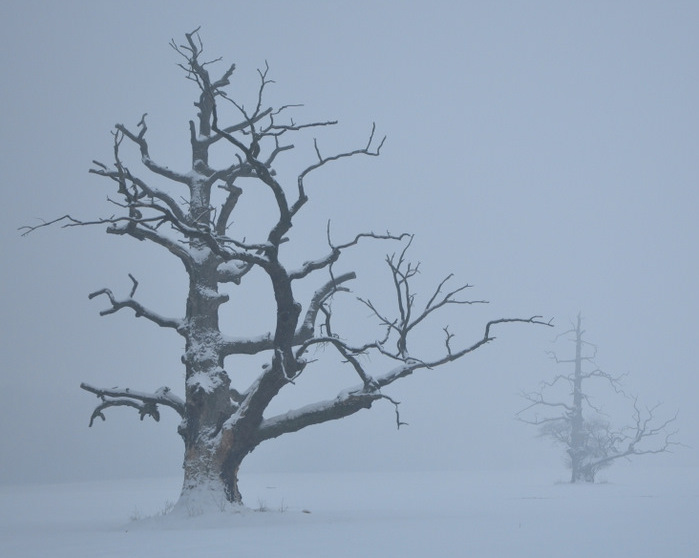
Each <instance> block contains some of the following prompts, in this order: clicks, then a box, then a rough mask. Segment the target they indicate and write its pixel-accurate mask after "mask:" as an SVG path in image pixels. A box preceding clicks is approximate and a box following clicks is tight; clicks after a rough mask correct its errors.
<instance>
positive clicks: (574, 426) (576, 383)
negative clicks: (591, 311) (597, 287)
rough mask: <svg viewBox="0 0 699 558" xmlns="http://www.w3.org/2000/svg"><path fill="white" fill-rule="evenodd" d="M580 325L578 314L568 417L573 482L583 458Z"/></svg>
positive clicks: (571, 477) (577, 478) (576, 480)
mask: <svg viewBox="0 0 699 558" xmlns="http://www.w3.org/2000/svg"><path fill="white" fill-rule="evenodd" d="M582 404H583V393H582V325H581V317H580V314H578V323H577V325H576V327H575V375H574V376H573V410H572V412H571V415H572V416H571V417H570V450H569V454H570V464H571V476H570V482H572V483H575V482H578V481H579V480H582V478H583V463H582V461H583V459H584V458H585V453H586V451H585V433H584V429H583V415H582Z"/></svg>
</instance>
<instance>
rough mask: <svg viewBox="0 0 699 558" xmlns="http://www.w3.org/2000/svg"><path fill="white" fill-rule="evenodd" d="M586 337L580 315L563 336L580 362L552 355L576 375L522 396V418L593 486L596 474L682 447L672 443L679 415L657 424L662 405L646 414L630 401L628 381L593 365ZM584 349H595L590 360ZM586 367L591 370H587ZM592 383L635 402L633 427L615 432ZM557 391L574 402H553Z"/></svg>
mask: <svg viewBox="0 0 699 558" xmlns="http://www.w3.org/2000/svg"><path fill="white" fill-rule="evenodd" d="M584 333H585V331H584V330H583V329H582V318H581V316H580V314H578V318H577V322H576V323H575V325H574V326H573V328H572V329H570V330H568V331H566V332H564V333H562V334H561V335H559V336H558V337H561V336H566V335H569V336H572V337H571V341H572V342H573V343H574V344H575V357H574V358H572V359H567V360H562V359H559V358H558V356H557V355H556V354H555V353H551V357H552V358H553V359H554V360H555V362H556V363H557V364H566V365H572V368H573V370H572V372H570V373H569V374H559V375H557V376H555V377H554V378H553V379H552V380H551V381H548V382H542V384H541V387H540V389H539V390H538V391H533V392H526V393H523V394H522V396H523V397H524V399H526V401H527V402H528V405H527V406H526V407H525V408H524V409H522V410H521V411H520V412H519V413H518V414H517V417H518V419H519V420H520V421H522V422H525V423H527V424H532V425H535V426H537V427H538V429H539V434H540V435H541V436H542V437H546V438H549V439H551V440H553V441H554V442H555V443H556V444H558V445H560V446H562V447H563V448H564V449H565V451H566V456H567V464H568V466H569V467H570V469H571V477H570V482H572V483H575V482H580V481H585V482H594V481H595V475H596V474H597V472H598V471H600V470H601V469H604V468H605V467H608V466H610V465H611V464H612V463H613V462H614V461H615V460H617V459H621V458H628V457H631V456H633V455H646V454H653V453H663V452H667V451H669V448H670V446H673V445H678V443H677V442H675V441H674V440H673V436H674V435H675V434H676V433H677V431H676V430H674V429H671V428H670V425H671V424H672V423H673V422H674V421H675V419H676V417H677V415H675V416H673V417H671V418H669V419H667V420H665V421H658V420H657V418H656V416H655V414H656V410H657V409H658V405H655V406H653V407H644V408H641V406H640V404H639V402H638V398H636V397H629V396H628V395H626V394H625V393H624V391H623V389H622V384H621V380H622V377H623V376H613V375H611V374H609V373H607V372H605V371H603V370H601V369H599V368H598V367H597V365H596V364H595V362H594V358H595V353H596V348H595V346H594V345H592V344H590V343H588V342H586V341H585V340H584V338H583V336H584ZM585 348H588V349H590V350H591V354H586V353H585ZM584 363H587V364H588V365H589V366H588V368H590V370H585V369H584V368H585V367H584V365H583V364H584ZM593 380H598V381H602V382H604V383H605V384H606V385H607V386H608V387H609V388H610V389H611V391H613V392H614V393H615V394H616V395H618V396H620V397H623V398H626V399H631V400H632V401H633V411H632V415H631V421H630V424H627V425H625V426H622V427H621V428H614V427H612V425H611V424H610V421H609V420H608V419H607V417H606V416H605V415H604V413H603V412H602V410H601V409H600V408H599V407H598V406H596V405H595V404H593V402H592V397H591V395H590V393H589V391H586V390H587V384H588V382H590V381H593ZM556 386H562V388H564V389H565V388H567V389H569V390H570V391H569V392H568V394H569V395H568V397H569V399H568V398H566V399H562V398H554V397H552V396H550V395H549V391H551V390H552V389H553V388H555V387H556ZM537 411H540V412H541V414H539V413H538V412H537ZM532 415H533V416H532Z"/></svg>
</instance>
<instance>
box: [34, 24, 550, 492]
mask: <svg viewBox="0 0 699 558" xmlns="http://www.w3.org/2000/svg"><path fill="white" fill-rule="evenodd" d="M171 46H172V48H173V49H174V51H175V52H176V54H177V56H179V60H180V68H181V69H182V70H183V71H184V72H185V76H186V78H187V79H188V80H190V81H192V82H193V83H194V84H195V85H196V87H197V89H198V98H197V100H196V102H195V103H194V104H195V106H196V108H197V113H196V118H194V119H193V120H191V121H190V122H189V142H190V144H191V160H190V161H189V162H188V164H187V169H186V170H182V171H179V170H173V169H171V168H168V167H167V166H165V165H163V164H161V163H159V162H157V161H156V160H155V159H154V158H153V157H151V151H150V145H149V142H148V136H147V132H148V126H147V121H146V115H144V116H143V117H142V118H141V119H140V121H139V122H138V124H137V125H136V127H135V128H130V127H127V126H125V125H122V124H117V125H116V126H115V128H114V132H113V161H112V162H111V163H110V164H106V163H102V162H98V161H95V162H94V166H93V168H92V169H91V170H90V172H91V173H93V174H95V175H97V176H99V177H102V178H104V179H106V180H107V181H109V182H110V183H111V184H112V185H113V188H114V190H113V193H112V196H111V197H110V201H111V203H112V204H113V206H114V208H115V211H116V213H115V214H114V215H113V216H110V217H105V218H98V219H93V220H82V219H76V218H74V217H73V216H71V215H65V216H64V217H61V218H59V219H56V220H54V221H51V222H50V223H42V224H41V225H39V227H43V226H46V225H50V224H52V223H60V224H62V225H63V226H66V227H72V226H83V225H95V224H98V225H99V224H103V225H107V232H108V233H109V234H114V235H121V236H129V237H132V238H135V239H137V240H140V241H148V242H151V243H153V244H156V245H158V246H160V247H162V248H163V249H165V250H167V251H168V252H169V253H170V254H171V255H172V256H173V257H174V258H177V259H178V260H179V261H180V262H181V263H182V266H183V268H184V271H185V273H186V274H187V276H188V278H189V289H188V293H187V297H186V303H185V304H184V309H183V315H182V316H180V317H165V316H162V315H160V314H158V313H157V312H154V311H153V310H151V309H149V308H147V307H146V306H144V305H143V304H142V303H141V302H139V301H138V300H137V298H136V293H137V288H138V282H137V280H136V279H135V278H134V277H133V276H130V278H131V286H130V292H129V294H128V296H125V297H119V296H117V295H115V294H114V293H113V292H112V291H111V290H109V289H107V288H104V289H101V290H98V291H95V292H94V293H92V294H90V298H98V299H99V300H102V301H103V302H104V304H105V309H104V310H102V312H101V314H102V315H107V314H113V313H115V312H119V311H121V310H131V311H133V312H134V314H135V315H136V316H137V317H142V318H145V319H147V320H149V321H150V322H152V323H153V324H155V325H157V326H159V327H162V328H166V329H171V330H173V331H174V332H175V333H176V334H178V335H180V336H181V337H182V338H183V339H184V346H185V350H184V354H183V356H182V363H183V365H184V367H185V385H184V397H183V398H181V397H179V396H177V395H175V393H174V391H173V390H171V389H170V388H167V387H163V388H160V389H158V390H157V391H156V392H155V393H143V392H139V391H134V390H132V389H125V388H110V389H102V388H98V387H94V386H92V385H88V384H82V386H81V387H82V388H83V389H85V390H87V391H89V392H91V393H93V394H95V395H96V396H97V397H98V398H99V404H98V406H97V407H96V408H95V410H94V412H93V414H92V417H91V419H90V424H91V425H92V424H93V422H94V421H95V420H96V419H102V420H104V418H105V414H104V412H105V411H106V410H107V409H109V408H110V407H117V406H127V407H132V408H134V409H136V410H137V411H138V413H139V414H140V416H141V418H144V417H146V416H149V417H152V418H154V419H155V420H158V419H159V416H160V414H159V413H160V411H161V409H162V407H169V408H170V409H172V410H173V411H175V412H176V413H178V414H179V415H180V417H181V419H182V420H181V423H180V426H179V429H178V431H179V434H180V435H181V437H182V439H183V441H184V483H183V488H182V495H181V498H180V502H184V503H185V505H186V504H187V502H189V501H191V500H192V498H195V496H196V494H197V493H202V492H205V493H206V492H210V493H211V495H213V496H214V498H215V499H217V498H221V497H223V498H225V500H226V501H228V502H232V503H240V502H241V501H242V498H241V494H240V491H239V489H238V469H239V467H240V464H241V462H242V461H243V459H244V458H245V456H247V455H248V454H249V453H250V452H251V451H252V450H253V449H254V448H255V447H257V446H258V445H259V444H260V443H262V442H264V441H266V440H270V439H272V438H275V437H277V436H281V435H283V434H288V433H291V432H295V431H298V430H300V429H302V428H305V427H307V426H310V425H313V424H319V423H323V422H326V421H330V420H336V419H341V418H344V417H347V416H350V415H352V414H354V413H356V412H358V411H360V410H361V409H368V408H370V407H371V406H372V405H373V404H374V403H375V402H377V401H387V402H388V403H389V404H392V405H394V406H395V409H396V417H397V424H398V425H399V426H400V425H401V421H400V416H399V415H398V402H397V401H394V400H393V399H392V398H391V397H390V396H389V395H387V394H386V393H385V392H384V388H386V387H387V386H389V385H390V384H392V383H393V382H395V381H397V380H399V379H401V378H404V377H406V376H409V375H411V374H412V373H413V372H415V371H417V370H421V369H433V368H436V367H438V366H440V365H443V364H446V363H448V362H451V361H454V360H457V359H459V358H461V357H462V356H464V355H466V354H468V353H470V352H472V351H474V350H476V349H478V348H479V347H480V346H482V345H484V344H486V343H488V342H489V341H491V340H492V339H494V337H493V334H492V329H493V327H495V326H497V325H498V324H501V323H506V322H524V323H537V324H540V323H544V322H542V321H541V320H540V319H539V317H531V318H505V319H496V320H492V321H490V322H488V323H487V324H485V325H484V328H483V334H482V336H481V337H479V338H478V339H476V340H475V341H473V342H471V343H469V344H466V345H464V346H461V347H459V348H457V347H456V343H455V341H454V335H453V334H452V333H451V332H450V331H449V330H448V329H447V328H444V338H443V339H444V341H443V344H442V346H441V350H439V349H440V347H437V349H438V351H437V352H438V356H436V357H430V358H425V357H424V356H421V355H415V354H413V353H412V352H411V351H410V346H409V341H410V339H411V338H412V337H411V334H412V333H413V332H414V330H415V328H417V327H418V326H420V327H422V326H423V325H424V323H425V322H427V321H428V318H431V317H432V316H433V315H434V314H436V313H437V312H438V311H440V310H442V309H444V308H445V307H447V306H455V305H469V304H474V303H476V302H482V301H471V300H468V299H465V298H462V296H463V294H464V292H465V291H466V290H467V288H468V287H469V286H468V285H462V286H456V287H452V286H450V285H451V276H448V277H446V278H445V279H444V280H443V281H441V282H440V283H439V284H438V285H437V286H436V287H435V288H434V290H433V291H432V293H431V295H430V296H429V297H427V298H426V300H423V301H422V302H421V303H419V301H418V298H417V297H416V295H415V294H414V293H413V292H412V290H411V279H412V278H413V277H414V275H415V274H417V273H418V271H419V266H418V265H414V264H412V263H410V262H409V261H408V260H407V258H406V252H407V249H408V246H409V245H410V241H411V238H412V237H411V236H409V235H407V234H401V235H393V234H390V233H385V234H375V233H373V232H358V233H357V234H356V236H354V237H353V238H349V239H346V240H345V241H343V242H335V241H334V240H333V239H332V238H331V235H330V230H329V226H328V230H327V233H326V232H325V231H323V232H322V233H321V234H327V249H326V250H325V252H324V253H322V254H316V255H315V257H313V259H309V260H308V261H306V262H305V263H303V264H301V265H299V266H297V267H290V266H289V265H288V264H286V263H285V261H286V260H285V257H284V256H285V255H287V256H288V254H289V253H291V254H295V253H298V250H299V249H298V247H297V246H295V245H294V239H293V238H292V236H291V235H290V231H291V229H292V225H293V224H294V222H295V220H296V219H297V218H299V216H301V215H302V210H303V209H304V206H305V205H306V202H307V201H308V194H307V188H306V179H307V178H308V177H309V175H311V174H312V173H314V172H315V171H317V170H318V169H320V168H322V167H326V166H328V165H331V164H332V163H334V162H335V161H338V160H340V159H347V158H352V157H361V156H367V157H375V156H378V155H379V153H380V150H381V147H382V145H383V143H384V139H381V138H378V137H377V136H376V133H375V129H374V127H372V129H371V130H370V131H369V133H368V138H367V140H366V143H365V144H364V145H363V146H360V147H358V148H356V149H352V150H347V151H344V152H340V153H333V154H330V155H329V154H326V153H324V152H323V150H322V148H321V145H320V143H319V142H318V141H316V140H313V144H312V146H313V148H314V159H313V160H312V161H311V162H310V164H307V165H306V166H304V167H301V168H300V169H299V172H298V173H297V174H295V175H294V177H293V179H292V180H290V181H289V180H285V179H283V178H282V176H281V173H279V174H278V173H277V171H276V170H275V163H276V162H277V159H279V158H282V157H283V155H284V154H286V153H287V152H289V151H290V150H292V149H293V148H294V144H293V143H292V138H293V137H297V136H302V133H303V132H304V131H307V130H318V129H322V128H325V127H329V126H333V125H335V124H336V122H334V121H317V122H307V123H299V122H296V121H295V120H294V119H293V118H292V117H291V114H292V112H293V110H294V109H295V108H296V106H295V105H282V106H267V105H266V101H265V99H266V92H267V90H268V88H269V86H270V84H271V83H272V81H271V80H270V78H269V76H268V73H269V72H268V68H266V67H265V68H264V69H263V70H260V71H259V86H258V87H257V89H256V91H255V101H254V103H253V104H252V106H249V105H248V106H244V105H243V104H242V103H241V102H239V101H237V100H235V99H234V98H233V97H231V96H230V95H229V93H228V86H229V85H230V80H231V78H232V76H233V74H234V71H235V66H234V65H231V66H229V67H227V68H224V69H223V70H222V71H221V72H220V73H219V74H217V75H215V76H214V75H213V70H214V68H216V67H217V65H216V64H214V63H215V62H219V60H218V59H217V60H207V59H204V58H203V45H202V42H201V40H200V38H199V34H198V32H197V31H194V32H192V33H189V34H187V35H186V38H185V41H184V43H183V44H177V43H175V42H174V41H173V42H172V43H171ZM224 120H225V122H224ZM214 147H216V161H217V163H216V164H214V163H213V162H211V161H213V157H212V158H211V161H210V151H211V149H212V148H214ZM134 151H135V152H137V153H138V154H139V156H140V162H141V167H139V168H138V169H134V168H130V166H129V165H127V164H126V162H125V159H126V153H127V152H128V153H133V152H134ZM222 154H225V157H226V159H225V160H226V161H227V163H225V164H221V163H220V161H221V160H222ZM252 189H257V190H259V189H266V190H267V191H268V192H269V194H270V196H269V199H270V201H271V203H270V205H269V207H261V208H260V213H261V214H262V213H263V212H264V211H267V212H268V214H269V215H273V216H274V217H273V219H272V224H271V225H270V227H269V229H268V230H267V232H266V234H265V235H263V236H261V237H259V238H254V239H248V238H246V237H244V236H242V235H240V236H236V235H234V234H232V233H231V231H232V230H236V229H235V227H233V228H231V224H232V223H233V218H234V215H236V209H237V207H238V202H239V200H240V199H241V198H242V197H244V196H245V194H246V191H248V190H252ZM36 228H38V227H28V228H27V232H30V231H31V230H34V229H36ZM377 240H380V241H387V242H391V243H395V244H396V245H397V246H398V248H396V249H395V253H394V255H392V256H389V257H388V258H387V259H386V264H387V267H388V272H389V274H390V275H389V277H390V278H391V279H392V287H389V293H390V296H389V297H387V299H388V300H390V301H392V302H394V304H395V306H396V308H395V309H394V310H390V309H388V308H387V307H388V306H389V305H388V304H387V303H385V302H386V301H384V300H382V301H380V303H375V302H374V301H371V300H365V299H360V300H359V301H358V304H364V305H365V306H366V308H368V309H369V310H370V312H371V313H372V314H373V315H374V317H375V318H376V320H378V322H379V323H380V324H381V325H382V326H383V328H382V331H384V332H385V333H383V334H382V335H381V336H380V337H381V338H380V339H368V340H366V341H365V342H364V343H363V344H355V343H350V342H348V341H347V340H346V339H345V338H343V335H342V332H340V331H336V324H335V323H334V322H333V313H332V310H331V304H330V303H331V300H332V299H333V298H334V297H336V296H338V295H339V296H346V293H347V292H348V291H349V289H348V286H347V285H348V284H349V283H350V281H352V280H353V279H354V278H355V273H354V272H353V271H351V270H344V271H340V270H339V269H338V268H339V265H340V263H339V261H340V258H341V256H342V254H343V253H344V252H345V251H346V250H348V249H351V248H354V247H355V246H356V245H358V244H360V243H362V242H365V241H377ZM253 269H259V270H261V271H262V272H263V273H264V274H265V275H266V277H267V278H268V280H269V284H270V285H271V289H272V293H273V294H272V296H273V297H274V302H275V305H276V317H275V327H274V329H273V330H272V331H269V332H261V333H260V334H259V335H257V336H254V337H250V338H238V337H236V338H233V337H229V336H227V335H226V334H224V333H223V331H222V329H221V327H220V324H219V309H220V307H221V305H223V304H225V303H226V302H227V301H228V298H229V295H228V294H226V293H224V292H222V291H221V287H222V286H226V288H227V289H229V290H230V289H232V290H233V292H234V293H235V287H236V286H238V285H240V284H241V283H242V282H244V281H246V278H247V276H248V274H249V273H250V271H251V270H253ZM306 281H315V283H314V285H315V286H314V288H315V291H314V294H313V295H312V296H310V297H309V298H308V299H307V300H299V299H297V297H296V295H295V292H296V285H297V284H299V283H302V282H306ZM390 284H391V283H389V285H390ZM391 290H392V292H391ZM242 319H244V318H243V317H241V320H242ZM227 325H230V324H227ZM230 329H231V328H224V330H230ZM320 347H324V348H326V349H328V350H331V351H334V352H335V353H336V355H337V357H338V360H340V361H342V362H343V363H344V364H345V365H346V366H349V367H350V368H351V369H352V370H353V371H354V373H356V376H357V381H356V385H354V386H350V387H348V388H347V389H345V390H344V391H342V392H340V393H339V394H338V395H337V396H336V397H335V398H334V399H330V400H327V401H319V402H316V403H314V404H311V405H308V406H305V407H302V408H299V409H292V410H289V411H288V412H285V413H282V414H279V415H276V416H267V414H266V413H265V412H266V410H267V408H268V406H269V404H270V402H271V401H272V400H273V399H274V398H275V397H276V396H277V394H279V392H280V391H281V390H283V389H291V388H292V387H293V386H294V381H295V380H296V379H297V378H299V376H301V375H302V374H303V373H304V371H305V370H306V369H307V368H308V367H309V366H310V365H311V364H312V361H313V357H312V355H313V353H312V351H315V350H316V349H318V348H320ZM309 353H310V354H311V356H309ZM242 355H263V356H264V358H265V359H266V364H265V365H264V366H263V367H262V370H261V372H260V374H259V375H258V376H257V378H256V379H255V380H254V381H253V382H252V384H251V385H249V386H241V385H239V381H238V382H237V381H236V374H235V370H230V369H227V368H226V359H227V358H228V357H233V356H242ZM369 355H371V358H367V357H368V356H369ZM236 362H239V361H238V360H236ZM321 364H322V363H321Z"/></svg>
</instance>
